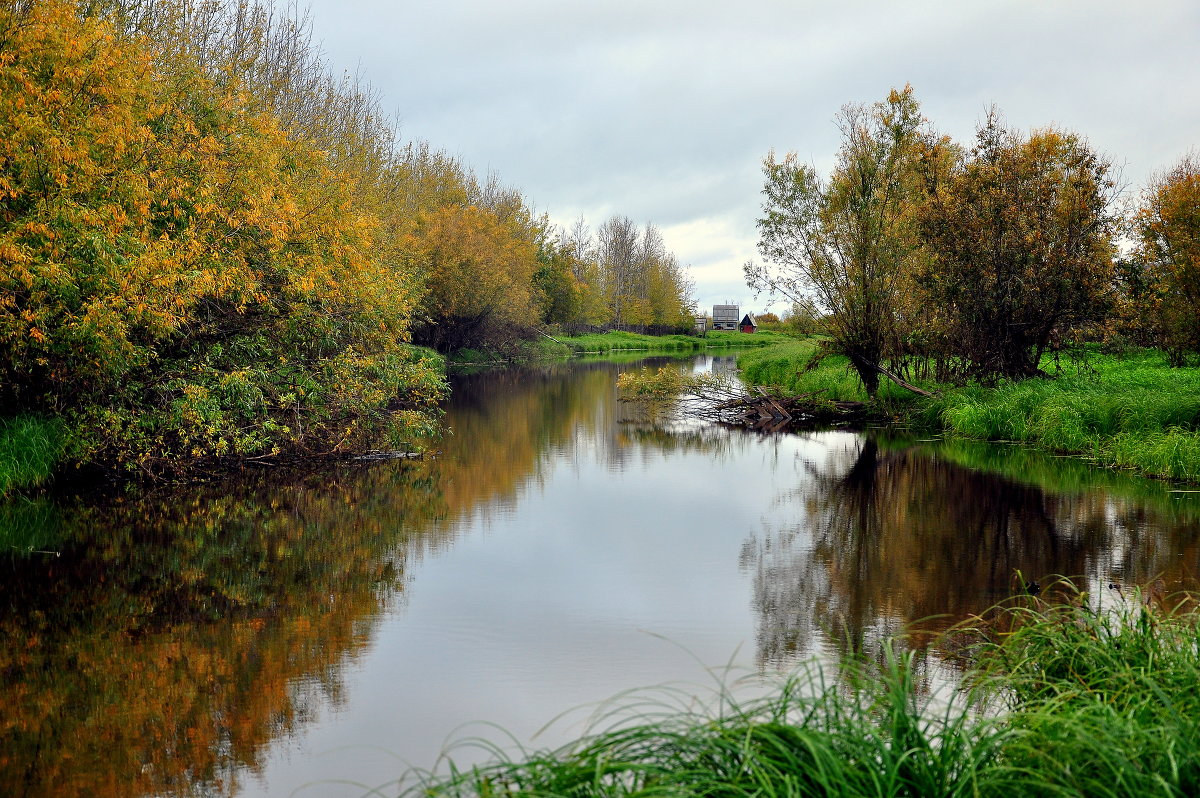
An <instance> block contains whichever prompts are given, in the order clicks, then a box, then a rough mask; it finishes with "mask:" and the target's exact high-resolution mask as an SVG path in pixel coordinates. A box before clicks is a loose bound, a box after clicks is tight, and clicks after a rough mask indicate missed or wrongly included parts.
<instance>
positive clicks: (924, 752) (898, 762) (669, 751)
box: [409, 595, 1200, 798]
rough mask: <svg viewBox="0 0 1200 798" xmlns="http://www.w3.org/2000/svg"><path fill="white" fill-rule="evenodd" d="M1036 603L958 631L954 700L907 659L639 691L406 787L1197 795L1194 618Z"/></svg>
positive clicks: (1199, 755)
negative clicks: (702, 694)
mask: <svg viewBox="0 0 1200 798" xmlns="http://www.w3.org/2000/svg"><path fill="white" fill-rule="evenodd" d="M1028 601H1029V602H1030V603H1029V604H1027V605H1026V606H1023V607H1017V608H1010V609H1007V610H1004V611H1001V612H999V613H998V614H997V615H996V617H994V618H993V619H991V621H990V622H989V623H988V624H986V625H982V626H980V627H977V628H976V629H974V630H969V631H966V632H962V631H961V630H960V634H965V635H966V639H967V640H969V641H972V642H973V643H974V648H972V649H971V652H972V657H973V658H972V660H971V662H972V665H971V666H970V667H969V669H968V671H967V673H966V675H965V678H964V682H963V683H964V685H966V686H967V687H966V688H965V689H963V690H961V691H960V692H959V693H958V694H956V696H955V697H954V698H953V699H951V700H947V699H946V697H945V696H934V697H931V696H930V694H929V692H928V691H927V690H925V689H924V688H923V687H922V684H923V680H922V678H921V673H922V668H921V667H920V663H919V662H918V661H917V660H916V659H915V658H914V657H913V656H912V655H906V656H901V655H897V654H891V655H890V656H889V657H888V658H887V661H886V662H885V663H884V664H883V665H882V666H879V667H875V666H857V667H851V668H847V670H846V672H844V673H841V674H839V675H838V676H837V677H836V678H834V679H832V680H831V681H828V682H827V681H826V679H825V676H824V675H823V674H822V673H821V672H820V671H819V670H815V669H814V670H809V671H803V672H801V673H800V674H798V675H796V676H793V677H792V678H791V679H789V680H787V681H785V682H783V683H781V684H779V685H778V686H776V687H775V688H774V689H772V690H771V691H770V692H769V694H768V696H767V697H766V698H763V699H760V700H757V701H750V702H736V701H734V700H732V699H731V698H730V697H729V696H728V695H727V694H722V695H720V696H719V697H718V700H717V701H716V702H715V705H714V706H708V707H701V708H697V707H696V706H695V702H694V701H690V700H688V699H685V698H677V699H675V700H673V701H669V700H665V699H664V698H662V697H661V696H660V695H655V694H649V695H635V696H633V697H631V698H628V699H626V703H625V704H624V706H623V708H617V709H614V710H613V711H612V712H611V713H608V714H605V715H604V716H603V717H604V719H603V721H602V723H603V724H604V728H602V729H599V730H597V731H595V732H594V733H592V734H589V735H586V736H585V737H583V738H582V739H580V740H579V741H578V742H576V743H574V744H571V745H568V746H567V747H565V748H562V749H558V750H552V751H542V752H536V753H529V752H525V753H523V754H522V755H521V756H519V757H518V758H516V759H513V760H503V759H502V760H500V761H498V762H495V763H493V764H490V765H487V766H484V767H480V768H475V769H470V770H464V771H462V772H457V773H456V772H453V771H452V772H451V773H450V774H449V775H448V776H443V777H439V778H429V777H427V778H425V779H424V780H422V783H420V784H419V785H417V786H414V787H413V788H412V790H411V791H410V793H409V794H419V793H420V794H436V795H470V796H477V795H478V796H483V795H488V796H491V795H573V796H593V795H594V796H601V795H603V796H617V795H631V796H632V795H638V796H641V795H681V796H683V795H696V796H700V795H704V796H731V797H732V796H742V795H745V796H932V795H938V796H959V795H962V796H1005V798H1008V797H1009V796H1013V795H1036V796H1052V795H1053V796H1076V795H1079V796H1082V795H1088V796H1145V795H1163V796H1186V795H1195V794H1197V790H1200V694H1198V693H1197V691H1196V690H1195V687H1194V686H1195V684H1196V680H1197V679H1198V678H1200V647H1198V645H1197V641H1198V639H1200V622H1198V620H1197V618H1196V616H1194V615H1190V614H1188V615H1185V614H1172V613H1169V612H1165V611H1161V610H1151V609H1148V608H1146V607H1145V606H1144V605H1143V604H1142V603H1141V602H1140V601H1139V600H1137V599H1136V598H1133V599H1132V600H1130V601H1128V602H1125V601H1122V602H1121V603H1120V604H1119V606H1118V607H1117V608H1115V609H1109V608H1106V609H1104V610H1098V609H1095V608H1094V607H1092V606H1091V605H1090V604H1089V602H1088V601H1087V599H1086V597H1084V596H1079V595H1069V596H1068V598H1067V600H1066V601H1065V602H1063V603H1057V604H1049V603H1044V602H1038V601H1037V600H1034V599H1029V600H1028ZM662 695H663V696H668V697H669V695H670V694H669V693H665V692H664V693H663V694H662ZM981 710H982V711H981Z"/></svg>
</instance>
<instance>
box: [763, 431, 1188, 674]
mask: <svg viewBox="0 0 1200 798" xmlns="http://www.w3.org/2000/svg"><path fill="white" fill-rule="evenodd" d="M822 437H823V438H824V441H825V443H826V445H827V451H828V454H827V457H826V458H825V459H824V460H823V461H821V462H812V463H809V464H808V470H809V475H810V478H809V479H808V480H807V481H806V482H805V483H804V484H803V486H802V487H800V488H799V489H798V490H797V491H796V493H795V494H794V495H793V496H791V497H789V500H793V501H794V502H795V503H796V505H797V506H802V507H803V508H804V512H803V516H802V517H801V518H800V519H799V520H798V521H797V523H796V524H795V525H792V526H786V527H783V528H778V529H764V530H763V531H762V533H761V534H758V535H755V536H753V537H752V538H751V539H750V540H749V541H747V544H746V547H745V549H744V552H743V557H742V564H743V567H744V568H746V569H748V570H749V571H751V572H752V573H753V575H754V602H755V607H756V609H757V611H758V615H759V620H758V624H759V625H758V630H757V641H758V662H759V663H760V665H764V666H774V667H782V666H786V665H788V664H789V663H792V662H795V660H796V658H797V657H798V656H804V655H807V654H809V653H813V648H814V644H817V645H821V644H825V645H827V646H828V647H830V648H832V649H834V650H836V651H839V652H847V651H867V652H874V653H878V651H879V645H880V643H881V642H882V641H883V640H884V639H886V638H888V637H891V636H895V635H898V634H900V633H902V632H904V631H905V630H909V629H911V628H913V627H914V626H916V627H917V628H919V629H920V630H923V633H921V634H916V635H914V636H913V637H912V640H913V641H915V642H916V643H917V644H918V645H921V644H924V643H927V642H928V641H930V640H931V639H936V635H937V633H938V632H941V631H944V630H945V629H946V628H948V627H949V626H950V625H952V624H953V623H956V622H958V621H961V620H963V619H965V618H968V617H970V616H971V615H973V614H976V613H980V612H982V611H984V610H986V609H987V608H988V607H990V606H992V605H993V604H995V603H996V602H998V601H1000V600H1002V599H1004V598H1005V597H1007V596H1011V595H1013V593H1014V592H1016V591H1019V590H1021V589H1022V587H1023V586H1022V585H1021V584H1020V582H1019V578H1018V576H1017V574H1021V575H1023V578H1024V579H1027V580H1029V581H1030V582H1032V583H1036V582H1037V580H1038V579H1041V580H1043V581H1045V579H1046V577H1047V576H1050V575H1066V576H1070V577H1072V578H1074V579H1075V580H1076V582H1077V584H1079V586H1080V587H1081V588H1083V589H1085V590H1088V591H1091V592H1093V593H1095V592H1102V591H1104V590H1107V589H1109V585H1110V584H1112V583H1123V584H1136V585H1141V584H1148V583H1149V582H1151V581H1153V580H1156V579H1159V578H1162V579H1163V580H1164V583H1165V584H1166V585H1167V586H1168V587H1169V588H1172V589H1192V588H1194V585H1195V580H1194V575H1195V574H1196V573H1200V571H1198V570H1197V565H1198V564H1200V560H1197V556H1198V554H1200V552H1198V551H1197V540H1198V539H1200V523H1198V522H1197V520H1196V515H1195V513H1194V512H1181V505H1180V503H1179V502H1177V501H1173V500H1172V496H1171V494H1170V493H1169V492H1168V488H1167V487H1166V486H1163V485H1161V484H1158V483H1149V482H1147V481H1144V480H1133V479H1128V480H1124V481H1122V480H1121V479H1120V478H1119V477H1111V478H1110V479H1109V480H1108V481H1109V482H1111V483H1112V484H1111V485H1110V486H1109V487H1110V489H1112V488H1115V487H1117V486H1120V487H1122V488H1124V491H1123V493H1124V495H1122V493H1121V492H1106V491H1102V490H1098V489H1094V488H1092V489H1081V488H1079V487H1078V486H1075V487H1073V488H1069V489H1063V490H1062V491H1061V492H1056V491H1054V490H1051V489H1049V488H1048V487H1045V486H1043V485H1039V484H1037V483H1036V482H1022V481H1017V480H1016V479H1014V478H1010V477H1007V476H1004V475H1001V474H997V473H994V472H993V473H989V472H984V471H979V470H976V469H975V468H972V467H969V466H967V465H964V464H963V462H964V461H967V462H970V461H971V460H972V455H973V454H978V453H982V454H984V456H985V457H994V456H995V452H996V448H995V447H983V446H981V445H972V444H964V443H958V444H943V445H939V446H936V447H931V446H923V445H919V444H913V443H912V442H911V441H907V442H905V441H899V442H897V441H895V440H891V441H889V440H887V439H884V438H878V437H872V436H860V435H846V434H841V433H826V434H824V435H823V436H822ZM1013 454H1014V455H1017V456H1019V457H1020V458H1022V459H1023V460H1024V462H1025V464H1026V466H1027V468H1026V469H1025V470H1024V472H1023V473H1024V476H1025V478H1026V479H1029V478H1030V477H1033V476H1035V475H1037V474H1038V469H1037V468H1032V467H1028V466H1030V465H1031V461H1038V460H1041V461H1042V462H1041V466H1042V472H1041V473H1042V475H1043V476H1045V475H1047V474H1052V473H1054V472H1053V471H1048V470H1046V463H1045V461H1046V460H1048V459H1049V458H1046V457H1045V456H1039V455H1036V454H1031V453H1029V452H1027V451H1025V452H1021V451H1014V452H1013ZM975 459H978V458H975ZM1059 463H1060V464H1061V467H1062V468H1063V469H1064V470H1065V471H1067V472H1070V471H1071V470H1072V469H1073V468H1075V467H1077V466H1078V463H1074V464H1066V463H1062V461H1059ZM1010 470H1011V469H1010ZM918 622H919V623H918Z"/></svg>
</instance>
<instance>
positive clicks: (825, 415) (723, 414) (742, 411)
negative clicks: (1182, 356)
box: [680, 383, 871, 432]
mask: <svg viewBox="0 0 1200 798" xmlns="http://www.w3.org/2000/svg"><path fill="white" fill-rule="evenodd" d="M823 393H825V392H824V391H813V392H811V393H805V394H800V395H798V396H784V395H783V394H781V393H779V392H778V391H773V390H771V389H769V388H765V387H763V386H761V385H759V386H755V387H754V388H753V389H752V390H750V391H745V390H744V389H741V388H740V386H736V385H735V384H734V383H708V384H705V385H701V386H692V387H691V388H689V389H688V390H687V391H685V393H684V394H683V395H682V396H681V397H680V410H681V411H682V412H684V413H686V414H687V415H690V416H695V417H697V418H704V419H708V420H710V421H717V422H721V423H724V424H736V425H739V426H747V427H752V428H754V429H757V430H762V431H766V432H770V431H775V430H781V429H784V428H786V427H789V426H804V425H809V424H811V425H827V424H845V423H850V422H855V421H863V420H866V419H868V418H869V417H870V416H871V409H870V406H869V405H867V404H865V403H863V402H853V401H834V400H830V399H826V398H823V396H822V394H823Z"/></svg>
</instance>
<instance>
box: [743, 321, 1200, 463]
mask: <svg viewBox="0 0 1200 798" xmlns="http://www.w3.org/2000/svg"><path fill="white" fill-rule="evenodd" d="M816 352H817V342H816V341H815V340H814V339H805V340H797V341H793V342H789V343H785V344H781V345H780V346H776V347H771V348H769V349H764V350H761V351H757V352H751V353H747V354H745V355H742V356H741V357H739V358H738V366H739V367H740V368H741V369H742V372H743V375H744V379H745V381H746V382H748V383H750V384H754V385H776V386H779V387H781V388H782V389H783V390H785V391H787V392H789V393H792V394H799V393H807V392H811V391H823V392H824V393H823V395H824V396H826V397H827V398H831V399H859V400H861V399H865V396H864V395H863V392H862V387H861V385H860V383H859V381H858V379H857V377H856V376H855V374H854V372H853V371H852V370H851V369H850V367H849V363H848V362H847V361H846V359H845V358H841V357H826V358H824V359H823V360H821V361H820V363H819V364H818V365H817V366H816V367H815V368H812V369H809V370H806V367H807V365H808V364H809V363H810V361H811V360H812V358H813V356H814V355H815V354H816ZM1043 369H1044V370H1046V371H1047V372H1048V373H1051V374H1055V376H1053V377H1046V378H1036V379H1030V380H1024V381H1022V382H1018V383H1007V384H1004V385H1001V386H999V387H996V388H984V387H980V386H967V387H962V388H952V387H947V386H943V387H942V390H941V392H940V395H939V396H938V397H937V398H935V399H932V400H925V399H921V398H918V397H916V396H915V395H914V394H911V393H909V392H907V391H904V390H903V389H901V388H899V387H897V386H895V385H893V384H892V383H890V382H886V381H885V382H883V383H881V387H880V397H879V398H880V400H881V401H882V402H883V404H884V405H885V406H886V407H887V409H888V410H890V411H891V412H893V413H900V414H902V415H903V416H904V417H906V418H909V419H911V420H913V421H915V422H919V423H921V424H922V425H924V426H928V427H931V428H936V429H940V430H942V431H944V432H946V433H949V434H953V435H958V436H962V437H967V438H976V439H980V440H990V441H1012V442H1020V443H1029V444H1033V445H1036V446H1039V447H1041V448H1044V449H1047V450H1050V451H1055V452H1062V453H1070V454H1079V455H1083V456H1086V457H1088V458H1091V459H1092V460H1094V461H1095V462H1096V463H1098V464H1100V465H1105V466H1115V467H1120V468H1130V469H1133V470H1136V471H1138V472H1140V473H1143V474H1146V475H1149V476H1155V477H1165V478H1170V479H1180V480H1188V481H1193V482H1194V481H1200V434H1198V432H1197V429H1198V426H1200V369H1197V368H1171V367H1169V366H1168V364H1167V361H1166V357H1165V356H1164V355H1163V354H1162V353H1160V352H1156V351H1152V350H1142V351H1137V352H1134V353H1131V354H1128V355H1125V356H1120V357H1118V356H1115V355H1107V354H1102V353H1099V352H1092V353H1089V354H1088V355H1087V356H1086V357H1085V358H1084V359H1082V360H1071V361H1065V360H1064V361H1060V362H1059V363H1058V364H1055V363H1053V362H1052V361H1050V360H1047V362H1045V363H1044V364H1043Z"/></svg>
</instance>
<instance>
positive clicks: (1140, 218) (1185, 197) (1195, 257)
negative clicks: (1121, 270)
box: [1132, 153, 1200, 365]
mask: <svg viewBox="0 0 1200 798" xmlns="http://www.w3.org/2000/svg"><path fill="white" fill-rule="evenodd" d="M1134 231H1135V233H1136V234H1137V249H1136V252H1135V255H1134V257H1133V258H1132V265H1133V266H1136V267H1139V277H1140V279H1141V282H1142V283H1143V284H1144V285H1143V288H1144V289H1145V290H1144V291H1143V292H1142V294H1143V299H1144V302H1143V303H1142V304H1143V307H1144V310H1145V312H1146V313H1147V314H1148V315H1149V316H1150V318H1151V324H1152V327H1153V328H1154V330H1155V332H1156V334H1157V339H1158V342H1159V343H1160V344H1161V345H1162V347H1163V348H1164V349H1166V351H1167V353H1168V355H1169V356H1170V358H1171V360H1172V362H1173V363H1175V364H1176V365H1182V364H1183V363H1184V362H1185V361H1186V359H1187V356H1188V355H1194V354H1197V353H1200V159H1198V158H1197V156H1196V155H1195V153H1189V154H1188V155H1187V156H1186V157H1184V158H1183V160H1181V161H1180V162H1179V163H1178V164H1176V165H1175V166H1174V167H1172V168H1171V169H1170V170H1168V171H1166V172H1164V173H1162V174H1159V175H1156V176H1155V177H1154V178H1153V179H1152V180H1151V182H1150V185H1149V187H1148V188H1147V189H1146V192H1145V195H1144V197H1143V202H1142V207H1141V208H1140V209H1139V210H1138V212H1137V215H1136V216H1135V217H1134Z"/></svg>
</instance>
